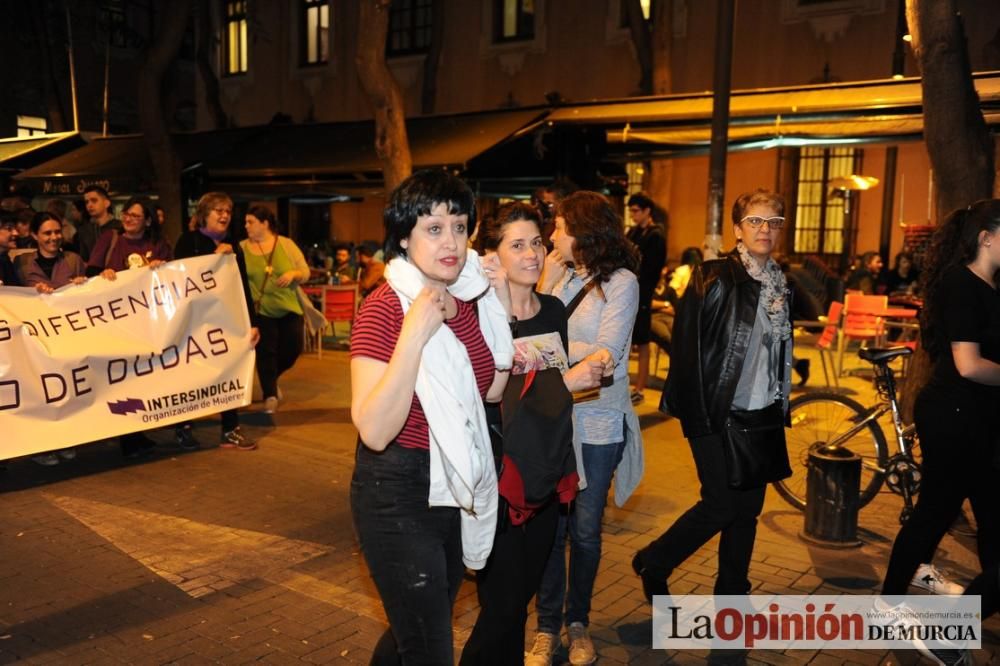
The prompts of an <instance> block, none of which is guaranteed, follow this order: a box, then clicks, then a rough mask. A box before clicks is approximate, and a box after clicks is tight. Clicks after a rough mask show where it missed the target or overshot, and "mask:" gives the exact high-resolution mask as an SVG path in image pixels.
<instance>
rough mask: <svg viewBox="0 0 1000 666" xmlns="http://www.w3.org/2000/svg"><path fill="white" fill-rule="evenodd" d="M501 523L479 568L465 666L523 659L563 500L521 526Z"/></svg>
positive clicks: (502, 665)
mask: <svg viewBox="0 0 1000 666" xmlns="http://www.w3.org/2000/svg"><path fill="white" fill-rule="evenodd" d="M501 509H503V510H504V511H506V506H505V504H504V503H503V502H501ZM501 521H503V522H502V525H503V526H502V527H500V528H499V529H498V531H497V535H496V539H494V541H493V551H492V552H491V553H490V559H489V562H487V564H486V567H485V568H484V569H482V570H481V571H477V572H476V583H477V585H478V587H477V590H476V591H477V594H478V596H479V608H480V610H479V618H478V619H477V620H476V625H475V626H474V627H473V628H472V633H471V634H470V635H469V640H468V641H467V642H466V644H465V648H464V649H463V650H462V658H461V661H460V662H459V663H460V664H463V665H469V666H472V665H475V664H496V665H497V666H508V665H509V664H520V663H522V661H523V659H524V625H525V624H526V623H527V621H528V604H529V603H530V602H531V599H532V597H534V596H535V593H536V592H537V591H538V586H539V584H540V583H541V581H542V573H543V572H544V571H545V563H546V562H548V559H549V554H550V553H551V552H552V543H553V542H554V541H555V537H556V526H557V525H558V524H559V502H558V501H557V500H556V499H555V498H553V499H552V500H551V501H549V502H548V504H546V505H545V506H544V507H543V508H542V509H541V511H539V512H538V513H536V514H535V515H534V516H532V517H531V518H530V519H529V520H528V521H527V522H525V523H524V524H523V525H517V526H515V525H511V524H510V521H509V520H504V519H503V518H502V517H501Z"/></svg>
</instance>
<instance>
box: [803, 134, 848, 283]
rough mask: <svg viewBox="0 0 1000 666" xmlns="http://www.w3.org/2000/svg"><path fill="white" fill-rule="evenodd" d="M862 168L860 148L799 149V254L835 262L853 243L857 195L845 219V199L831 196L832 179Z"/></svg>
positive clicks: (834, 263)
mask: <svg viewBox="0 0 1000 666" xmlns="http://www.w3.org/2000/svg"><path fill="white" fill-rule="evenodd" d="M860 171H861V151H860V150H859V149H857V148H821V147H806V148H802V149H801V151H800V152H799V167H798V175H799V177H798V187H797V190H796V206H795V225H794V226H795V231H794V246H795V252H796V253H797V254H819V255H828V256H831V257H836V259H837V261H835V262H833V263H831V264H830V265H836V264H837V262H839V261H840V258H841V256H842V255H843V253H844V252H847V251H849V250H850V248H851V246H852V245H853V241H854V235H855V234H856V233H857V225H856V224H855V222H854V218H855V215H856V211H857V197H855V199H854V206H852V213H851V215H850V217H848V218H846V219H845V216H844V200H843V198H840V197H834V196H831V193H830V181H831V180H833V179H834V178H837V177H838V176H849V175H851V174H852V173H860Z"/></svg>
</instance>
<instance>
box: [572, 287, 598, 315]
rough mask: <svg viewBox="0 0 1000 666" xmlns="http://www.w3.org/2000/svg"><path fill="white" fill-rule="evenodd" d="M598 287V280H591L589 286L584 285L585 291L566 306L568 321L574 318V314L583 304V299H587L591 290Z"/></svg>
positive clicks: (582, 290) (581, 291)
mask: <svg viewBox="0 0 1000 666" xmlns="http://www.w3.org/2000/svg"><path fill="white" fill-rule="evenodd" d="M596 286H597V278H591V280H590V281H589V282H587V284H585V285H583V289H581V290H580V291H579V292H578V293H577V295H576V296H574V297H573V300H571V301H570V302H569V303H567V304H566V319H569V318H570V317H572V316H573V313H574V312H575V311H576V309H577V308H578V307H579V306H580V303H582V302H583V299H584V298H586V297H587V294H589V293H590V292H591V290H592V289H593V288H594V287H596Z"/></svg>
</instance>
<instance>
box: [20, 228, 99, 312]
mask: <svg viewBox="0 0 1000 666" xmlns="http://www.w3.org/2000/svg"><path fill="white" fill-rule="evenodd" d="M31 237H32V238H34V239H35V243H37V244H38V252H36V253H35V254H34V255H30V254H25V255H22V257H24V258H23V259H22V258H21V257H18V260H17V269H18V273H19V277H20V278H21V284H23V285H24V286H25V287H34V288H35V290H36V291H37V292H38V293H40V294H51V293H52V292H53V291H55V290H56V289H58V288H59V287H64V286H66V285H67V284H70V283H72V284H82V283H84V282H86V281H87V277H86V272H87V267H86V266H85V265H84V263H83V259H82V258H80V255H78V254H76V253H75V252H68V251H64V250H63V249H62V245H63V233H62V222H61V221H60V220H59V218H57V217H56V216H55V215H53V214H52V213H46V212H41V213H36V214H35V217H34V218H32V220H31Z"/></svg>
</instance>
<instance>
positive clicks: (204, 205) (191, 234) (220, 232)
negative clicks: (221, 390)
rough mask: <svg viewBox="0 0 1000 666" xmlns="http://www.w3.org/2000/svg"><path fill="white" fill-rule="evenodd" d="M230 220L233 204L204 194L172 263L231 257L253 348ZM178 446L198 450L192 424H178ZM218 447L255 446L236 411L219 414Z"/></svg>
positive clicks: (253, 318)
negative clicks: (233, 256)
mask: <svg viewBox="0 0 1000 666" xmlns="http://www.w3.org/2000/svg"><path fill="white" fill-rule="evenodd" d="M232 217H233V200H232V199H231V198H230V197H229V195H228V194H226V193H225V192H206V193H205V194H203V195H202V196H201V198H200V199H198V208H197V210H196V212H195V223H196V226H195V228H194V229H193V230H189V231H185V232H184V233H183V234H181V237H180V238H178V239H177V245H176V246H175V247H174V259H186V258H187V257H198V256H202V255H206V254H234V255H236V264H237V266H239V269H240V276H241V277H242V278H243V279H242V284H243V296H244V298H245V299H246V306H247V313H248V314H249V315H250V326H251V327H252V328H251V340H252V342H253V344H254V345H256V344H257V341H258V340H259V339H260V331H259V330H258V329H257V314H256V313H255V312H254V311H253V308H252V307H250V304H251V303H253V298H252V297H251V295H250V286H249V284H248V282H247V265H246V261H245V260H244V258H243V252H242V251H241V250H240V245H239V243H237V242H236V241H235V240H233V237H232V231H231V230H230V222H231V221H232ZM176 438H177V444H178V445H179V446H180V447H181V448H184V449H193V448H197V446H198V443H197V441H196V440H195V439H194V435H193V434H192V432H191V423H190V422H186V423H181V424H179V425H178V426H177V430H176ZM219 446H220V447H221V448H224V449H236V450H238V451H253V450H254V449H256V448H257V443H256V442H254V441H252V440H250V439H248V438H247V437H246V435H244V434H243V432H242V431H241V430H240V417H239V412H238V411H237V410H236V409H227V410H226V411H224V412H222V439H221V441H220V443H219Z"/></svg>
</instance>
